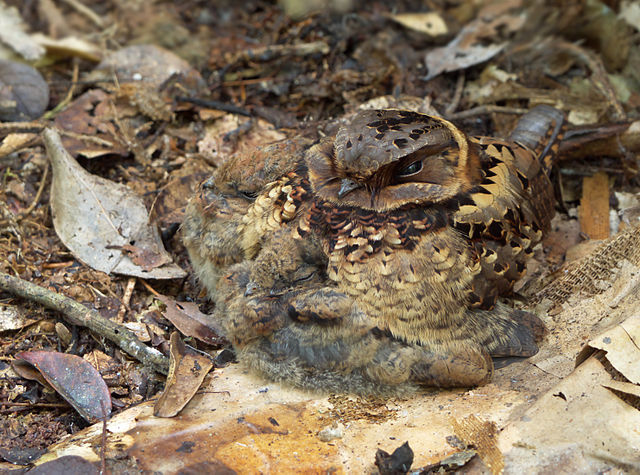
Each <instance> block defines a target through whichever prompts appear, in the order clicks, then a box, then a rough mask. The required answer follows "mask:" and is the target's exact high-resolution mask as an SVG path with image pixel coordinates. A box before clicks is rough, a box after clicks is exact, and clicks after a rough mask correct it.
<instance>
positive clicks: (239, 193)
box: [182, 138, 310, 298]
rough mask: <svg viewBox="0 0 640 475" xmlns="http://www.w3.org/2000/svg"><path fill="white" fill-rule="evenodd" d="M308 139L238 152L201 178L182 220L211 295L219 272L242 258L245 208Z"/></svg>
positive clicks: (287, 166)
mask: <svg viewBox="0 0 640 475" xmlns="http://www.w3.org/2000/svg"><path fill="white" fill-rule="evenodd" d="M309 145H310V141H308V140H307V139H304V138H296V139H292V140H284V141H280V142H276V143H273V144H269V145H265V146H262V147H257V148H256V149H255V150H253V151H251V152H250V153H246V154H238V155H236V156H234V157H232V158H231V159H229V160H228V161H226V162H225V163H224V164H222V165H221V166H220V168H218V169H217V170H216V172H215V173H214V174H213V176H212V177H210V178H209V179H208V180H206V181H205V182H204V183H202V184H201V185H200V188H199V190H198V192H197V193H196V195H195V196H194V197H193V198H192V199H191V200H190V202H189V204H188V206H187V209H186V213H185V220H184V223H183V224H182V236H183V242H184V244H185V247H186V248H187V251H188V253H189V258H190V259H191V262H192V264H193V267H194V269H195V271H196V273H197V275H198V277H199V278H200V280H201V281H202V283H203V284H204V286H205V287H206V288H207V289H208V290H209V293H210V296H212V298H213V297H214V296H215V292H214V290H215V288H216V284H217V281H218V279H219V277H220V274H221V273H222V272H224V270H226V268H227V267H228V266H230V265H231V264H234V263H237V262H240V261H242V260H243V259H244V258H245V253H244V247H243V236H244V233H245V229H246V227H247V224H246V223H247V221H246V220H245V219H244V217H245V214H246V213H247V210H248V209H249V208H250V207H251V205H252V204H253V202H254V201H255V199H256V197H257V196H258V195H259V194H260V193H261V192H262V190H263V189H264V188H265V187H266V186H267V185H268V184H270V183H271V182H273V181H275V180H278V179H279V178H280V177H281V176H283V175H284V174H286V173H287V172H288V171H290V170H292V169H294V168H295V167H296V163H297V162H299V161H301V160H302V156H303V152H304V150H305V148H306V147H308V146H309ZM253 222H254V223H256V224H258V223H259V221H258V220H254V221H253ZM250 224H251V222H249V226H250ZM254 234H255V233H254Z"/></svg>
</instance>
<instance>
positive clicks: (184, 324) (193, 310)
mask: <svg viewBox="0 0 640 475" xmlns="http://www.w3.org/2000/svg"><path fill="white" fill-rule="evenodd" d="M156 298H157V299H158V300H160V301H161V302H162V303H163V304H164V305H165V307H166V309H165V311H164V312H162V315H163V316H164V317H165V318H166V319H167V320H169V321H170V322H171V323H173V325H174V326H175V327H176V328H177V329H178V330H179V331H180V333H182V334H183V335H184V336H190V337H193V338H197V339H198V340H200V341H204V342H205V343H209V344H210V345H219V344H220V343H221V342H222V341H224V338H221V337H220V336H219V335H220V334H221V331H220V330H218V331H216V329H215V328H214V321H213V318H212V317H211V316H210V315H207V314H204V313H202V312H201V311H200V310H199V309H198V306H197V305H196V304H195V303H192V302H176V301H175V300H173V299H172V298H169V297H166V296H164V295H157V296H156Z"/></svg>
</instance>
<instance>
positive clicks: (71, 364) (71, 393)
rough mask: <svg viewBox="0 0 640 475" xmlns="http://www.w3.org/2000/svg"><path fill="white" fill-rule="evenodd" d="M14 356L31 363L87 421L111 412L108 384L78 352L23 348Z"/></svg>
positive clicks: (19, 361) (20, 361)
mask: <svg viewBox="0 0 640 475" xmlns="http://www.w3.org/2000/svg"><path fill="white" fill-rule="evenodd" d="M16 358H17V361H18V363H22V364H24V363H25V362H26V363H29V364H30V365H33V366H34V367H35V368H36V369H37V370H38V371H39V372H40V374H41V375H42V376H43V377H44V379H45V380H46V381H47V382H48V383H49V384H50V385H51V386H52V387H53V388H54V389H55V390H56V391H57V392H58V393H59V394H60V395H61V396H62V397H63V398H64V399H65V400H66V401H67V402H68V403H69V404H71V405H72V406H73V407H74V408H75V409H76V410H77V411H78V412H79V413H80V415H81V416H82V417H83V418H85V419H86V420H87V421H89V422H95V421H98V420H101V419H105V418H108V417H109V415H110V414H111V395H110V394H109V388H107V385H106V384H105V382H104V380H103V379H102V377H101V376H100V373H98V371H97V370H96V369H95V368H94V367H93V366H91V365H90V364H89V363H88V362H86V361H85V360H83V359H82V358H80V357H79V356H76V355H70V354H66V353H57V352H54V351H24V352H22V353H18V354H17V355H16ZM18 366H19V365H18Z"/></svg>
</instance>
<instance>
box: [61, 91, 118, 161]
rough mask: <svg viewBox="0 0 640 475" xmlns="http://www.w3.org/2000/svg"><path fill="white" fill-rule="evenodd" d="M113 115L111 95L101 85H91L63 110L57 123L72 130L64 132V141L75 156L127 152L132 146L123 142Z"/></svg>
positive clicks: (65, 145) (95, 155)
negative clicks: (91, 86)
mask: <svg viewBox="0 0 640 475" xmlns="http://www.w3.org/2000/svg"><path fill="white" fill-rule="evenodd" d="M112 119H113V102H112V99H111V98H110V96H109V95H108V94H107V93H106V92H104V91H102V90H100V89H91V90H89V91H87V92H85V93H84V94H82V95H81V96H80V97H78V98H77V99H76V100H74V101H73V102H72V103H71V104H70V105H69V106H68V107H67V108H66V109H65V110H64V111H62V112H60V113H59V114H58V115H57V116H56V119H55V125H56V127H57V128H59V129H60V130H64V131H68V132H70V134H65V136H64V138H63V139H62V141H63V144H64V147H65V149H66V150H67V151H68V152H69V153H70V154H71V155H73V156H76V155H83V156H85V157H88V158H94V157H99V156H102V155H107V154H109V155H124V156H126V155H128V154H129V150H127V148H126V147H124V146H123V145H122V144H121V143H120V140H119V139H118V131H117V130H116V128H115V126H114V125H113V124H112V122H111V120H112Z"/></svg>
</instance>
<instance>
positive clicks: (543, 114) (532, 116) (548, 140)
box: [510, 105, 566, 175]
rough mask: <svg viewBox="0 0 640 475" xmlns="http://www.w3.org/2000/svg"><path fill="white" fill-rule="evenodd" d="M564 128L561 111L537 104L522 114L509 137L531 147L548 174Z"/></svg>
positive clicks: (563, 118)
mask: <svg viewBox="0 0 640 475" xmlns="http://www.w3.org/2000/svg"><path fill="white" fill-rule="evenodd" d="M565 128H566V122H565V117H564V113H563V112H562V111H560V110H558V109H555V108H554V107H551V106H548V105H539V106H536V107H534V108H533V109H531V110H530V111H529V112H527V113H526V114H525V115H523V116H522V118H521V119H520V120H519V121H518V125H517V126H516V128H515V130H514V131H513V132H512V133H511V137H510V138H511V140H513V141H514V142H518V143H520V144H522V145H524V146H526V147H528V148H529V149H531V150H532V151H533V152H534V153H535V154H536V157H538V160H539V161H540V163H541V164H542V168H543V169H544V172H545V173H546V174H547V175H548V174H549V173H550V172H551V167H552V166H553V162H554V161H555V158H556V156H557V154H558V148H559V145H560V141H561V140H562V136H563V135H564V132H565Z"/></svg>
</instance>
